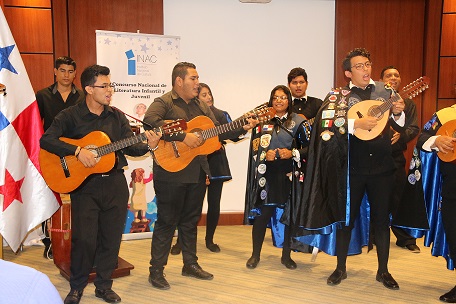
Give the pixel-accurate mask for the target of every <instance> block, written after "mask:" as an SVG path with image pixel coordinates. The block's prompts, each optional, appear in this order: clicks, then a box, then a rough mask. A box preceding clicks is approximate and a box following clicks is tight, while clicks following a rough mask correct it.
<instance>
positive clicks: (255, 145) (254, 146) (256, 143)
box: [252, 138, 260, 152]
mask: <svg viewBox="0 0 456 304" xmlns="http://www.w3.org/2000/svg"><path fill="white" fill-rule="evenodd" d="M259 145H260V139H259V138H255V139H254V140H252V149H253V151H255V152H256V151H258V146H259Z"/></svg>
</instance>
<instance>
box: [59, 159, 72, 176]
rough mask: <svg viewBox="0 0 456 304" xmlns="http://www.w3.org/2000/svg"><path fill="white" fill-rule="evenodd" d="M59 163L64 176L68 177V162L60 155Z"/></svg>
mask: <svg viewBox="0 0 456 304" xmlns="http://www.w3.org/2000/svg"><path fill="white" fill-rule="evenodd" d="M60 165H61V166H62V170H63V173H64V174H65V177H67V178H68V177H70V170H69V169H68V164H67V161H66V158H65V157H60Z"/></svg>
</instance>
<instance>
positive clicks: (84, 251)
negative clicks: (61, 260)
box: [70, 171, 129, 290]
mask: <svg viewBox="0 0 456 304" xmlns="http://www.w3.org/2000/svg"><path fill="white" fill-rule="evenodd" d="M128 197H129V192H128V186H127V181H126V179H125V176H124V174H123V172H120V171H119V172H116V173H113V174H111V175H109V176H104V177H103V176H101V175H95V176H93V177H90V178H89V179H88V180H87V181H86V183H85V184H84V185H83V186H82V187H80V188H78V189H77V190H76V191H74V192H73V193H71V234H72V238H71V277H70V286H71V288H72V289H77V290H82V289H84V288H85V286H86V285H87V281H88V279H89V274H90V271H91V270H92V267H93V266H94V261H96V273H97V276H96V278H95V281H94V284H95V286H96V287H97V288H100V289H107V288H111V286H112V279H111V275H112V273H113V271H114V269H115V268H116V266H117V257H118V255H119V249H120V241H121V238H122V232H123V229H124V225H125V219H126V216H127V207H128Z"/></svg>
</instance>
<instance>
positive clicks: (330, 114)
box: [321, 110, 335, 119]
mask: <svg viewBox="0 0 456 304" xmlns="http://www.w3.org/2000/svg"><path fill="white" fill-rule="evenodd" d="M334 114H335V111H334V110H325V111H323V112H322V113H321V119H328V118H333V117H334Z"/></svg>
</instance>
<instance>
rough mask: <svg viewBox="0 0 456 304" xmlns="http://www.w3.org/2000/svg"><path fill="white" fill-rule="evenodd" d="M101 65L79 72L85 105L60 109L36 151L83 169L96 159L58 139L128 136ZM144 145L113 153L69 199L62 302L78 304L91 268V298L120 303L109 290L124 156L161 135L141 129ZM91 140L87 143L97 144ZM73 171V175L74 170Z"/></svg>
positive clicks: (123, 202) (119, 228) (122, 205)
mask: <svg viewBox="0 0 456 304" xmlns="http://www.w3.org/2000/svg"><path fill="white" fill-rule="evenodd" d="M109 75H110V70H109V68H107V67H104V66H99V65H93V66H89V67H87V68H86V69H85V70H84V72H82V74H81V85H82V87H83V88H84V93H85V101H84V102H80V103H78V104H77V105H75V106H73V107H70V108H68V109H65V110H63V111H61V112H60V113H59V114H58V115H57V116H56V117H55V119H54V121H53V122H52V124H51V126H50V127H49V128H48V129H47V131H46V132H45V133H44V135H43V137H42V138H41V140H40V145H41V148H43V149H45V150H47V151H49V152H51V153H54V154H56V155H58V156H60V157H64V156H68V155H74V156H75V157H76V160H77V161H79V162H81V163H82V164H83V165H84V167H86V168H92V167H94V166H95V165H96V164H97V159H98V157H96V155H95V154H94V152H92V151H91V150H88V149H87V148H86V147H81V146H77V145H74V144H70V143H66V142H64V141H61V140H60V137H66V138H72V139H80V138H82V137H85V136H86V135H87V134H89V133H91V132H93V131H102V132H104V133H106V135H107V136H108V137H109V139H110V140H111V142H115V141H119V140H123V139H127V138H130V137H133V131H132V130H131V128H130V124H129V122H128V119H127V118H126V117H125V115H124V114H123V113H121V112H120V111H118V110H116V109H114V108H112V107H110V106H109V105H110V103H111V99H112V94H113V92H114V90H113V85H112V84H111V82H110V76H109ZM145 134H146V137H147V144H146V143H137V144H133V145H131V146H129V147H126V148H124V149H122V150H119V151H116V152H113V153H115V156H116V161H115V164H114V167H113V168H112V169H111V170H110V171H108V172H105V173H103V174H92V175H90V176H89V177H88V178H87V179H86V180H85V181H84V182H83V183H82V184H81V186H79V187H78V188H77V189H76V190H74V191H72V192H71V193H70V197H71V202H72V203H71V224H72V227H71V229H72V231H71V233H72V239H71V268H70V270H71V276H70V287H71V291H70V292H69V293H68V295H67V296H66V298H65V301H64V303H65V304H77V303H79V302H80V300H81V297H82V294H83V291H84V288H85V287H86V286H87V283H88V279H89V274H90V272H91V270H92V267H93V266H94V261H96V262H97V264H96V278H95V280H94V284H95V287H96V288H95V296H96V297H98V298H102V299H103V300H104V301H106V302H108V303H117V302H120V301H121V299H120V297H119V296H118V295H117V294H116V293H115V292H114V291H113V290H112V279H111V275H112V273H113V271H114V269H115V268H116V266H117V260H118V254H119V248H120V241H121V237H122V232H123V228H124V227H123V226H124V223H125V217H126V213H127V206H128V198H129V191H128V184H127V181H126V179H125V175H124V174H123V167H125V166H126V165H127V160H126V158H125V155H124V154H127V155H131V156H142V155H144V154H146V153H147V152H148V151H150V150H152V149H154V148H155V147H156V146H157V145H158V141H159V139H160V136H161V134H160V133H158V134H156V133H154V132H151V131H147V132H146V133H145ZM97 144H98V143H97V142H94V143H93V145H95V146H96V145H97ZM75 173H77V172H75Z"/></svg>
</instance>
